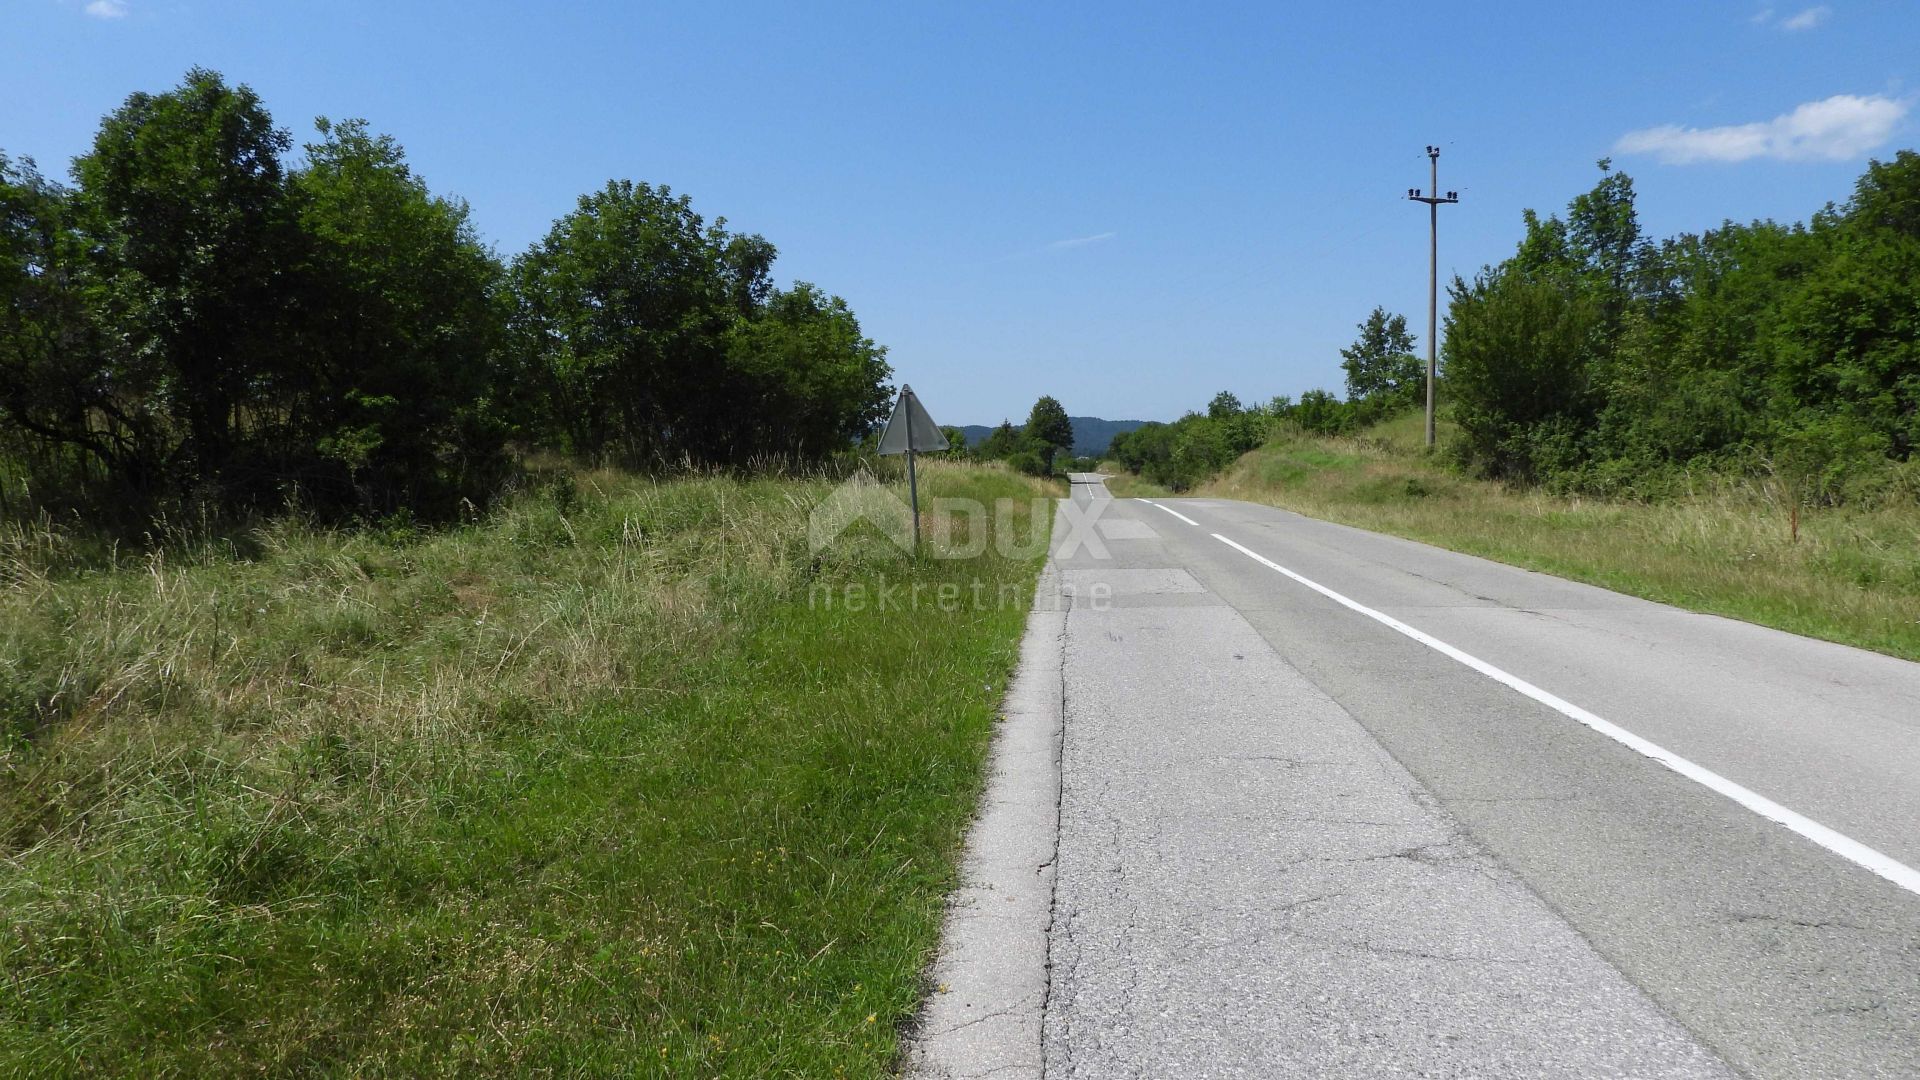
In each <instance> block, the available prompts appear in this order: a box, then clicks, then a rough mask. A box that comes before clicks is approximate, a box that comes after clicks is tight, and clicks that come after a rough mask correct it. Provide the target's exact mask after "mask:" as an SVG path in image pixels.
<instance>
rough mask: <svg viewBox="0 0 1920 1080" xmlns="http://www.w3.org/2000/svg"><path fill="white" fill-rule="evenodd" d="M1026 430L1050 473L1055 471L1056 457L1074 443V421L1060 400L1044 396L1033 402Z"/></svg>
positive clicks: (1029, 439)
mask: <svg viewBox="0 0 1920 1080" xmlns="http://www.w3.org/2000/svg"><path fill="white" fill-rule="evenodd" d="M1024 431H1025V434H1026V437H1027V441H1028V443H1029V444H1030V445H1031V446H1032V447H1033V449H1034V452H1035V453H1037V454H1039V455H1040V460H1042V461H1044V462H1045V463H1046V466H1047V472H1048V473H1049V474H1051V473H1052V472H1053V459H1054V457H1055V456H1056V455H1057V454H1059V453H1060V451H1062V450H1065V449H1067V448H1068V447H1071V446H1072V445H1073V421H1072V420H1070V419H1068V418H1067V410H1066V409H1064V408H1062V407H1061V405H1060V402H1059V401H1058V400H1056V399H1054V398H1051V397H1042V398H1041V399H1040V400H1038V401H1036V402H1034V403H1033V411H1032V412H1031V413H1030V414H1028V416H1027V426H1026V428H1025V429H1024Z"/></svg>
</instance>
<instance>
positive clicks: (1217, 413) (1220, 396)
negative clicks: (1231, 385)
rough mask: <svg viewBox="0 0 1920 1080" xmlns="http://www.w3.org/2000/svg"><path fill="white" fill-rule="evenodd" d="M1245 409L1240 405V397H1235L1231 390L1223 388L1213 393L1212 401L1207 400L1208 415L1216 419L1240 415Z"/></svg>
mask: <svg viewBox="0 0 1920 1080" xmlns="http://www.w3.org/2000/svg"><path fill="white" fill-rule="evenodd" d="M1243 411H1245V410H1244V409H1243V408H1242V407H1241V405H1240V399H1239V398H1237V397H1235V396H1234V395H1233V391H1231V390H1222V391H1220V392H1219V393H1217V394H1215V395H1213V400H1212V401H1209V402H1207V415H1208V416H1210V417H1212V418H1213V419H1215V420H1227V419H1231V418H1232V417H1235V416H1239V415H1240V414H1241V413H1242V412H1243Z"/></svg>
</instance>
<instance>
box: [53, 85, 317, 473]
mask: <svg viewBox="0 0 1920 1080" xmlns="http://www.w3.org/2000/svg"><path fill="white" fill-rule="evenodd" d="M289 144H290V139H289V137H288V135H287V133H286V132H284V131H282V130H280V129H279V128H276V127H274V126H273V119H272V117H271V116H269V115H268V113H267V110H266V108H265V106H263V105H262V104H261V102H260V99H259V97H258V96H257V95H256V94H254V92H253V91H252V90H250V89H248V88H247V87H245V86H239V87H229V86H228V85H227V84H226V83H225V81H224V80H222V79H221V77H220V76H219V75H217V74H215V73H214V72H211V71H207V70H205V69H201V68H195V69H193V70H192V71H190V72H188V73H187V77H186V80H185V81H184V82H183V83H182V84H181V85H180V86H179V87H178V88H177V89H175V90H172V91H170V92H168V93H165V94H157V95H156V94H145V93H138V94H134V95H133V96H131V97H129V98H128V99H127V101H126V104H124V105H122V106H121V107H120V108H119V109H117V110H115V111H114V112H113V113H111V114H109V115H108V116H107V117H106V119H105V120H104V121H102V123H101V126H100V132H99V134H98V135H97V136H96V137H95V138H94V142H93V148H92V150H91V151H89V152H88V153H87V154H85V155H83V156H81V157H80V158H79V159H78V160H76V161H75V162H74V166H73V172H74V176H75V178H76V180H77V183H78V189H77V190H76V192H75V193H74V196H73V208H74V222H75V225H76V227H77V228H78V229H79V231H80V233H81V234H82V236H83V237H84V240H85V243H86V245H87V250H88V252H89V253H90V259H89V262H90V266H89V267H88V275H87V276H88V279H89V280H88V285H87V290H88V292H89V298H88V299H89V302H90V304H91V305H93V307H94V309H95V311H96V312H97V314H98V317H99V319H100V321H101V323H102V324H103V327H104V329H105V333H104V340H106V341H108V342H111V343H112V347H111V348H110V349H108V350H107V351H105V352H104V353H102V354H101V355H100V357H99V363H98V365H97V366H96V367H95V370H94V371H93V378H92V379H90V380H89V382H91V383H92V384H93V385H96V386H103V387H104V386H111V387H112V396H113V397H114V398H115V399H116V400H117V401H120V402H126V403H129V404H128V407H126V408H121V409H117V410H108V411H107V412H106V413H105V414H104V415H105V416H106V423H107V426H108V428H109V430H110V431H111V432H112V437H113V438H115V439H119V440H123V441H125V442H127V443H129V444H133V443H139V444H142V445H140V446H139V448H138V449H137V450H134V451H133V452H132V460H131V461H128V462H126V463H127V464H129V465H131V466H133V467H135V468H136V469H137V470H138V475H136V476H134V477H131V479H134V480H135V481H136V482H138V483H140V484H141V485H142V486H144V485H145V484H146V483H147V482H148V481H149V480H150V479H151V476H150V470H151V471H157V472H160V473H162V474H163V475H164V477H165V478H166V479H167V480H169V481H171V482H172V484H173V485H174V486H175V487H177V488H179V489H183V490H184V489H200V490H202V491H203V492H204V493H205V494H208V495H211V496H212V497H214V498H216V499H221V500H236V499H237V500H240V501H255V500H260V499H268V498H273V497H275V496H276V495H277V491H276V489H277V488H278V487H279V485H278V483H277V480H278V477H277V475H276V473H277V470H276V469H274V468H273V467H272V465H271V464H266V465H264V467H263V463H271V462H273V461H275V460H277V459H279V457H280V453H281V450H282V449H283V448H284V446H285V443H284V441H283V440H282V439H281V438H280V437H279V434H280V433H279V431H278V429H279V428H280V427H281V426H282V424H283V423H284V422H285V420H286V419H287V416H286V413H285V412H284V410H282V409H281V408H279V407H278V406H279V402H277V401H275V400H273V399H274V398H275V396H276V392H277V391H279V390H281V389H282V388H283V387H284V386H286V385H287V384H288V383H289V382H295V383H297V382H298V381H299V380H300V378H301V375H302V372H301V371H300V365H299V363H298V359H297V346H298V335H297V334H295V333H293V332H292V328H291V327H289V325H288V320H289V318H290V317H291V316H292V315H293V314H294V313H295V312H296V310H297V307H296V304H295V302H294V297H293V295H291V293H292V286H293V285H294V284H295V283H296V282H297V279H298V276H299V268H300V267H301V266H303V265H304V263H305V261H306V252H305V245H304V243H303V239H302V237H301V236H300V234H299V231H298V225H297V215H296V213H295V210H294V207H293V205H292V202H291V200H290V199H289V197H288V191H287V186H286V183H285V172H284V169H283V167H282V164H281V155H282V154H283V153H284V152H285V151H286V150H287V148H288V146H289ZM115 412H118V413H120V414H121V415H114V413H115ZM155 442H157V443H159V444H160V445H151V443H155Z"/></svg>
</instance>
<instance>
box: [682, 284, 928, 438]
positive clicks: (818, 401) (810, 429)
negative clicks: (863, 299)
mask: <svg viewBox="0 0 1920 1080" xmlns="http://www.w3.org/2000/svg"><path fill="white" fill-rule="evenodd" d="M727 356H728V363H729V365H730V367H731V374H732V381H733V382H734V383H735V385H737V386H738V387H739V390H738V395H739V396H738V397H737V398H736V400H735V401H734V402H733V403H732V405H733V408H734V413H733V416H732V417H730V418H729V420H728V421H726V422H728V423H730V424H731V430H730V432H729V434H730V437H731V439H732V443H731V445H730V446H728V447H726V448H725V449H724V450H718V451H715V452H716V454H717V456H719V457H722V458H725V459H728V460H734V461H744V460H747V459H750V458H751V457H753V456H755V455H784V456H789V457H795V458H800V459H804V460H815V459H819V458H822V457H825V456H827V455H828V454H831V453H834V452H835V451H838V450H841V449H844V448H845V447H847V446H848V445H850V444H851V443H853V442H854V441H855V440H857V439H858V438H859V437H860V436H861V435H862V434H863V433H864V432H866V431H868V430H869V429H871V428H873V427H874V426H875V425H876V424H878V423H880V422H881V421H882V420H885V419H886V416H887V408H888V405H889V404H890V402H891V400H892V395H890V394H889V393H888V390H887V385H886V381H887V379H888V378H889V377H890V376H891V375H892V369H890V368H889V367H888V366H887V362H886V359H885V358H886V350H885V349H884V348H881V347H880V346H877V345H875V344H874V343H873V341H872V339H870V338H868V337H867V336H866V335H864V334H862V333H861V331H860V322H859V320H858V319H856V318H854V315H853V311H852V309H850V308H849V307H848V306H847V302H846V301H845V300H842V299H841V298H839V297H837V296H832V297H830V296H827V295H825V294H823V293H822V292H821V291H820V290H819V289H817V288H815V287H813V286H812V285H809V284H807V283H806V282H800V283H798V284H796V285H794V287H793V288H791V289H787V290H783V291H777V292H774V293H772V294H770V295H769V297H768V299H767V302H766V305H765V307H764V308H763V309H757V310H756V309H752V308H750V309H749V310H748V311H747V312H746V317H743V318H741V319H740V320H739V321H737V322H736V323H735V324H734V329H733V338H732V341H731V343H730V347H729V350H728V354H727ZM957 445H960V446H963V447H964V445H965V440H961V441H960V442H959V443H958V444H957Z"/></svg>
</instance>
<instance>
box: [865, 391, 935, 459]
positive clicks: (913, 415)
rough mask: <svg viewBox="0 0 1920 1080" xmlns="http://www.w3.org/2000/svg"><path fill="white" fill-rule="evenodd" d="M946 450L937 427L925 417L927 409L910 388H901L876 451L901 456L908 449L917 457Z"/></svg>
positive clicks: (929, 418)
mask: <svg viewBox="0 0 1920 1080" xmlns="http://www.w3.org/2000/svg"><path fill="white" fill-rule="evenodd" d="M946 448H947V437H946V435H944V434H943V433H942V432H941V431H940V425H939V424H936V423H934V422H933V417H931V416H928V415H927V407H926V406H925V405H922V404H920V399H919V398H917V397H915V396H914V395H913V387H911V386H902V387H901V388H900V400H899V401H898V402H896V403H894V406H893V415H892V416H890V417H888V418H887V430H885V431H883V432H881V433H880V452H881V453H882V454H904V453H906V452H907V451H909V450H911V451H913V452H914V453H916V454H917V453H920V452H921V451H923V450H945V449H946Z"/></svg>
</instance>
